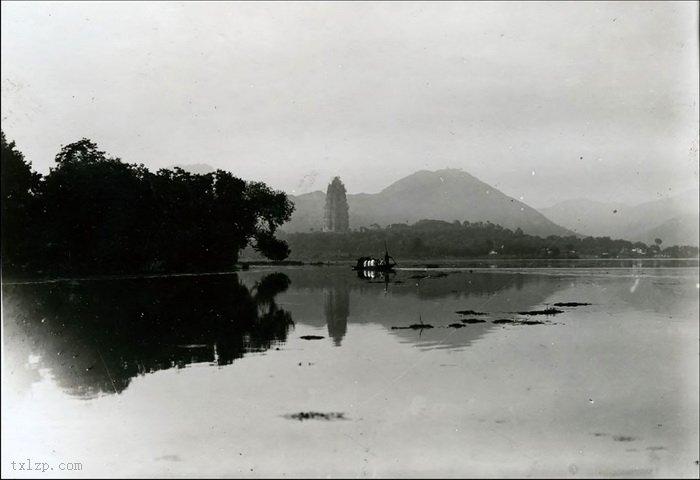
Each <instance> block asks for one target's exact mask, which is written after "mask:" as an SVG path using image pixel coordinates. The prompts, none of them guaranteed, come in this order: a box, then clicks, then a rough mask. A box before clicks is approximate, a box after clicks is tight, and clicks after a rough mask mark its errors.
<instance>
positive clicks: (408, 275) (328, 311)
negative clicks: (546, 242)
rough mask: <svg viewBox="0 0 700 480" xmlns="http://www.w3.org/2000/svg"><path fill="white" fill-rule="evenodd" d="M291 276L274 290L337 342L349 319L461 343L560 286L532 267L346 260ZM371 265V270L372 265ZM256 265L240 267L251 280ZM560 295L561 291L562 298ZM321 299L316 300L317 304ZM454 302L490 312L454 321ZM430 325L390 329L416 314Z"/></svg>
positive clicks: (428, 341)
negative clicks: (481, 268) (354, 265)
mask: <svg viewBox="0 0 700 480" xmlns="http://www.w3.org/2000/svg"><path fill="white" fill-rule="evenodd" d="M286 272H287V274H288V275H289V277H290V278H291V280H292V286H291V288H290V289H289V291H287V292H285V293H284V295H283V296H281V297H280V300H279V301H280V302H281V303H283V304H284V306H285V308H288V309H289V310H290V311H291V312H292V313H293V315H294V318H295V319H297V321H298V322H300V323H302V324H306V325H310V326H313V327H317V328H323V327H325V328H327V330H328V335H329V337H330V338H331V340H332V342H333V343H334V345H336V346H340V345H341V344H342V342H343V339H344V337H345V336H346V335H347V333H348V331H349V330H350V329H352V325H353V324H377V325H380V326H382V327H383V328H384V329H386V330H387V332H388V333H389V334H390V335H392V336H395V337H398V338H399V339H400V341H401V342H405V343H410V344H413V345H416V346H418V347H420V348H431V349H432V348H463V347H467V346H470V345H471V344H472V343H473V342H474V341H476V340H478V339H480V338H482V337H483V336H484V335H485V334H487V333H488V332H490V331H491V330H493V329H495V328H500V327H499V326H498V325H495V324H492V323H491V321H492V320H495V319H498V318H501V317H500V316H498V315H499V314H501V313H502V312H515V311H525V310H532V309H534V308H535V307H537V306H541V305H542V302H543V301H545V300H546V299H547V298H548V297H549V296H551V295H552V294H553V293H554V292H556V291H557V290H559V289H561V288H562V286H561V279H559V278H552V277H550V278H548V277H543V276H538V275H525V274H520V273H518V274H502V273H491V272H469V271H431V270H424V271H415V270H414V271H399V272H396V274H391V275H375V277H374V278H371V277H365V276H364V275H356V274H351V273H350V272H348V269H347V268H342V267H328V268H326V267H324V268H321V269H319V268H295V269H289V270H286ZM373 273H375V272H373ZM258 275H260V273H259V272H249V273H246V274H245V276H246V278H248V279H249V281H254V279H255V278H257V276H258ZM565 300H566V299H565ZM320 306H322V308H320ZM458 310H478V311H487V312H490V313H492V315H491V316H486V317H485V319H486V320H487V321H486V322H484V323H482V324H470V325H468V327H465V328H460V329H455V328H450V327H449V325H450V324H454V323H455V322H459V321H460V319H461V318H462V317H461V316H460V315H457V314H456V312H457V311H458ZM419 320H422V321H424V322H425V323H429V324H431V325H433V326H435V327H436V328H434V329H429V330H428V329H426V330H405V329H392V327H403V326H409V325H411V324H415V323H417V322H419Z"/></svg>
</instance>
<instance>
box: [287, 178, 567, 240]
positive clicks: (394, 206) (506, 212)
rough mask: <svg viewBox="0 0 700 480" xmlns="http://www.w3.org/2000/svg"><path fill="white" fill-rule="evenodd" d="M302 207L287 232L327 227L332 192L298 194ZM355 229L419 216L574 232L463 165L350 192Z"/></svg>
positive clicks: (535, 232) (528, 230) (296, 199)
mask: <svg viewBox="0 0 700 480" xmlns="http://www.w3.org/2000/svg"><path fill="white" fill-rule="evenodd" d="M290 199H291V200H292V201H293V202H294V203H295V206H296V210H295V212H294V214H293V215H292V219H291V221H290V222H288V223H286V224H285V225H283V226H282V229H283V230H284V231H286V232H308V231H311V230H312V229H313V230H315V231H319V230H321V229H322V227H323V208H324V205H325V201H326V194H325V193H324V192H321V191H316V192H311V193H307V194H304V195H297V196H292V195H290ZM347 199H348V206H349V207H350V228H359V227H368V228H372V227H373V226H381V227H385V226H387V225H390V224H393V223H408V224H412V223H415V222H417V221H419V220H424V219H433V220H445V221H450V222H451V221H454V220H459V221H465V220H466V221H469V222H487V221H489V222H491V223H495V224H498V225H501V226H503V227H506V228H510V229H512V230H515V229H516V228H521V229H522V230H523V232H525V233H529V234H533V235H539V236H547V235H571V234H572V232H571V231H569V230H567V229H566V228H563V227H561V226H559V225H557V224H555V223H554V222H552V221H550V220H549V219H547V218H546V217H545V216H544V215H542V214H541V213H540V212H538V211H537V210H535V209H533V208H532V207H530V206H528V205H526V204H525V203H523V202H521V201H519V200H517V199H515V198H512V197H509V196H507V195H505V194H504V193H503V192H501V191H499V190H498V189H496V188H494V187H492V186H490V185H488V184H486V183H484V182H482V181H481V180H479V179H477V178H476V177H473V176H472V175H470V174H468V173H466V172H464V171H462V170H457V169H445V170H438V171H426V170H422V171H419V172H416V173H414V174H412V175H409V176H408V177H405V178H403V179H401V180H399V181H397V182H395V183H393V184H391V185H390V186H388V187H386V188H385V189H384V190H382V191H381V192H379V193H376V194H367V193H360V194H355V195H348V196H347Z"/></svg>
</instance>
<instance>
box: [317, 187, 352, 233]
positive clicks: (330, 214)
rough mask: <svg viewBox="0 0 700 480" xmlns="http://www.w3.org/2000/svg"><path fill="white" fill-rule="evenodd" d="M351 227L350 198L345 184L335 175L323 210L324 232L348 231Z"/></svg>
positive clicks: (327, 192)
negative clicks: (348, 198) (346, 193)
mask: <svg viewBox="0 0 700 480" xmlns="http://www.w3.org/2000/svg"><path fill="white" fill-rule="evenodd" d="M349 228H350V223H349V214H348V200H347V197H346V196H345V185H343V182H341V181H340V177H335V178H334V179H333V181H332V182H331V183H330V184H329V185H328V190H327V191H326V206H325V208H324V210H323V231H324V232H347V231H348V230H349Z"/></svg>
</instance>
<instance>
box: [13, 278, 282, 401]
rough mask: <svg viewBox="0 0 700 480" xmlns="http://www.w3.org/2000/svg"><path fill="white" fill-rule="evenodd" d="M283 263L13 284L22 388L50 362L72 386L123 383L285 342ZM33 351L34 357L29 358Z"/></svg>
mask: <svg viewBox="0 0 700 480" xmlns="http://www.w3.org/2000/svg"><path fill="white" fill-rule="evenodd" d="M289 285H290V279H289V277H288V276H287V275H285V274H283V273H273V274H270V275H266V276H264V277H261V278H259V279H258V280H257V281H256V282H254V284H253V285H252V286H251V287H247V286H246V285H244V284H243V283H241V281H240V280H239V278H238V276H236V275H217V276H198V277H165V278H142V279H130V280H113V281H73V282H61V283H51V284H46V283H44V284H29V285H4V286H3V310H4V312H3V322H4V326H5V342H6V343H5V345H6V352H7V355H6V360H7V363H6V365H7V371H9V372H10V373H11V374H13V378H17V379H18V382H15V383H17V384H19V385H20V388H22V387H24V388H26V387H27V386H28V385H29V384H31V382H33V381H36V380H37V375H38V373H37V372H38V371H39V369H42V368H45V369H47V370H48V371H49V372H50V375H51V376H53V377H54V378H55V380H56V382H57V383H58V384H59V385H60V386H61V387H62V388H63V389H64V390H65V391H67V392H68V393H70V394H73V395H79V396H84V397H93V396H95V395H98V394H100V393H103V392H105V393H119V392H121V391H123V390H124V389H126V388H127V387H128V385H129V383H130V381H131V379H132V378H134V377H135V376H137V375H141V374H145V373H148V372H154V371H156V370H160V369H165V368H173V367H176V368H182V367H184V366H186V365H188V364H192V363H197V362H209V363H211V364H215V365H226V364H229V363H231V362H233V361H234V360H235V359H237V358H241V357H242V356H243V355H245V354H246V353H248V352H261V351H265V350H267V349H269V348H271V347H272V346H274V345H276V344H278V343H280V342H284V341H285V340H286V338H287V335H288V332H289V329H290V327H292V326H293V325H294V322H293V321H292V316H291V314H290V313H289V312H288V311H286V310H283V309H281V308H279V306H278V305H277V303H276V302H275V297H276V296H277V295H278V294H279V293H281V292H284V291H285V290H287V289H288V287H289ZM28 359H29V361H30V364H29V368H28V367H27V365H28Z"/></svg>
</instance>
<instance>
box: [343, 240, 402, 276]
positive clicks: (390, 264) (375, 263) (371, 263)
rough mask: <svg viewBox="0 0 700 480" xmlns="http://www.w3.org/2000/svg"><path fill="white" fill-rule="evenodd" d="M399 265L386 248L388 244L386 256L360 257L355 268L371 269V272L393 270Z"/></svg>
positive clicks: (385, 251)
mask: <svg viewBox="0 0 700 480" xmlns="http://www.w3.org/2000/svg"><path fill="white" fill-rule="evenodd" d="M396 265H397V263H396V260H394V257H392V256H391V255H389V251H388V250H387V249H386V244H385V245H384V258H376V257H360V258H358V259H357V263H356V264H355V266H354V267H352V269H353V270H358V271H371V272H393V271H394V267H395V266H396Z"/></svg>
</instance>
